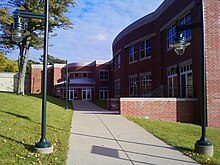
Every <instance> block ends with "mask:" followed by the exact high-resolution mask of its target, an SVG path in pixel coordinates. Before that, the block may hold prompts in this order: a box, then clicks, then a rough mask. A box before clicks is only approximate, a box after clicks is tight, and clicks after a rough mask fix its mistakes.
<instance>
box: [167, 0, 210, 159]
mask: <svg viewBox="0 0 220 165" xmlns="http://www.w3.org/2000/svg"><path fill="white" fill-rule="evenodd" d="M200 12H201V13H200V14H201V22H200V23H195V24H190V25H183V26H177V28H176V31H177V38H175V39H174V44H172V45H170V46H171V47H173V48H174V51H175V52H176V53H177V54H178V55H182V54H183V53H184V51H185V48H186V47H187V46H189V45H190V43H187V42H186V41H185V38H184V37H182V36H181V35H180V32H181V31H183V30H187V29H190V28H196V27H200V28H201V44H202V89H203V90H202V100H201V101H202V116H201V118H202V124H201V127H202V135H201V138H200V140H197V141H196V143H195V151H196V152H197V153H201V154H205V155H208V156H213V145H212V143H211V142H210V141H209V140H208V139H207V138H206V125H207V123H206V121H207V90H206V52H205V22H204V0H200Z"/></svg>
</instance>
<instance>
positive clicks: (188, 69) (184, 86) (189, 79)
mask: <svg viewBox="0 0 220 165" xmlns="http://www.w3.org/2000/svg"><path fill="white" fill-rule="evenodd" d="M180 85H181V90H180V94H181V97H187V98H188V97H194V93H193V74H192V64H187V65H184V66H181V67H180Z"/></svg>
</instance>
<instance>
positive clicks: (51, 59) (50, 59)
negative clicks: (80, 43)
mask: <svg viewBox="0 0 220 165" xmlns="http://www.w3.org/2000/svg"><path fill="white" fill-rule="evenodd" d="M47 58H48V59H47V62H48V64H50V65H52V64H54V63H57V64H65V63H66V60H61V59H60V58H56V57H54V56H51V55H49V54H48V57H47ZM42 60H43V55H41V57H40V61H42Z"/></svg>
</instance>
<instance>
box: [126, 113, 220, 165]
mask: <svg viewBox="0 0 220 165" xmlns="http://www.w3.org/2000/svg"><path fill="white" fill-rule="evenodd" d="M127 118H128V119H129V120H131V121H133V122H135V123H137V124H138V125H140V126H141V127H143V128H144V129H145V130H147V131H148V132H150V133H152V134H153V135H155V136H156V137H158V138H159V139H161V140H163V141H164V142H166V143H167V144H169V145H171V146H173V147H175V148H177V149H178V150H180V151H181V152H183V153H184V154H186V155H188V156H190V157H192V158H193V159H195V160H196V161H198V162H200V163H202V164H210V165H217V164H218V165H220V130H217V129H212V128H207V139H208V140H210V141H211V142H212V144H213V145H214V156H213V157H212V158H209V157H206V156H204V155H201V154H197V153H195V152H194V145H195V142H196V141H197V140H199V139H200V137H201V127H200V126H197V125H193V124H186V123H174V122H164V121H158V120H150V119H143V118H134V117H127Z"/></svg>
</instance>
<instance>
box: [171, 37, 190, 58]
mask: <svg viewBox="0 0 220 165" xmlns="http://www.w3.org/2000/svg"><path fill="white" fill-rule="evenodd" d="M189 45H190V43H189V42H186V38H185V37H183V36H182V34H179V35H177V37H176V38H174V39H173V44H171V45H169V46H170V47H171V48H174V51H175V52H176V54H177V55H179V56H181V55H182V54H183V53H184V52H185V49H186V47H187V46H189Z"/></svg>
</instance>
